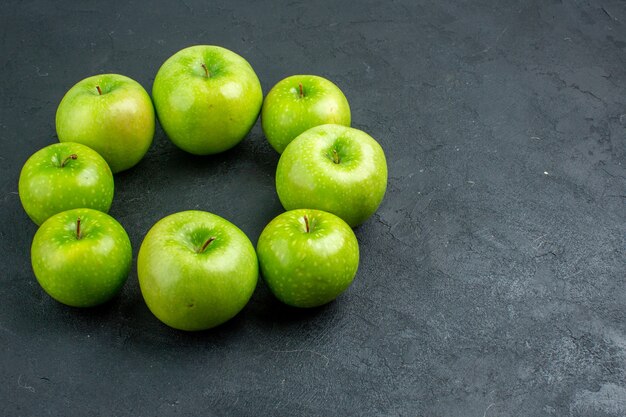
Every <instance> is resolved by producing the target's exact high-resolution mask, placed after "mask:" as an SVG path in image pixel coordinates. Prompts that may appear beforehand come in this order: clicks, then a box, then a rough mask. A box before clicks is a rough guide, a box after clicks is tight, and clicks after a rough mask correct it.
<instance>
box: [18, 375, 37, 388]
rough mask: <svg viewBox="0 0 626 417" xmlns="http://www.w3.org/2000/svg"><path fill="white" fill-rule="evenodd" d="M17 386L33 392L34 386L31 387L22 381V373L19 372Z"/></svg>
mask: <svg viewBox="0 0 626 417" xmlns="http://www.w3.org/2000/svg"><path fill="white" fill-rule="evenodd" d="M17 386H18V387H20V388H23V389H25V390H26V391H30V392H35V388H33V387H31V386H30V385H28V384H27V383H25V382H22V374H20V376H18V377H17Z"/></svg>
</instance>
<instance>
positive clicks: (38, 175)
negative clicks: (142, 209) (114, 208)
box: [18, 142, 113, 225]
mask: <svg viewBox="0 0 626 417" xmlns="http://www.w3.org/2000/svg"><path fill="white" fill-rule="evenodd" d="M18 189H19V195H20V200H21V201H22V206H24V210H25V211H26V214H28V216H29V217H30V218H31V219H32V220H33V221H34V222H35V223H37V224H38V225H40V224H42V223H43V222H44V221H45V220H46V219H47V218H49V217H50V216H52V215H54V214H57V213H60V212H62V211H66V210H70V209H73V208H82V207H85V208H92V209H96V210H100V211H103V212H108V211H109V208H110V207H111V202H112V201H113V174H112V173H111V169H110V168H109V166H108V165H107V163H106V161H105V160H104V159H102V157H101V156H100V155H98V153H97V152H96V151H94V150H93V149H91V148H89V147H87V146H85V145H81V144H80V143H72V142H66V143H56V144H54V145H50V146H46V147H45V148H43V149H40V150H39V151H37V152H35V153H34V154H33V155H32V156H31V157H30V158H28V160H27V161H26V163H25V164H24V167H23V168H22V172H21V173H20V180H19V185H18Z"/></svg>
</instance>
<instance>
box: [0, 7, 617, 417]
mask: <svg viewBox="0 0 626 417" xmlns="http://www.w3.org/2000/svg"><path fill="white" fill-rule="evenodd" d="M65 3H66V4H62V3H58V5H53V4H52V2H44V1H31V2H17V1H3V2H2V4H1V5H0V34H1V42H2V43H1V51H0V52H2V54H1V55H2V77H1V78H0V96H1V98H0V137H1V150H0V186H1V189H0V191H1V192H2V194H1V196H2V200H1V209H2V220H1V222H2V223H1V225H0V233H1V247H0V254H1V256H2V264H3V266H4V267H3V272H2V274H1V275H0V351H1V353H0V377H1V378H2V379H1V381H0V415H3V416H47V415H52V416H86V415H119V416H121V415H124V416H126V415H129V416H156V415H177V416H197V415H208V416H224V415H243V416H248V415H249V416H259V415H263V416H265V415H267V416H287V415H307V416H329V415H377V416H417V415H420V416H464V417H465V416H477V417H482V416H512V415H515V416H522V415H525V416H624V415H626V382H625V381H626V286H625V284H626V267H625V256H624V255H625V246H626V239H625V236H626V227H625V224H626V223H625V221H626V206H625V198H626V195H625V194H626V170H625V169H624V164H625V162H626V157H625V153H626V107H625V103H626V56H625V53H626V4H625V3H624V2H620V1H615V0H606V1H597V2H591V1H582V0H580V1H578V0H577V1H573V0H563V1H543V0H541V1H540V0H536V1H528V2H525V1H509V0H506V1H496V0H494V1H467V2H440V1H419V2H414V1H409V0H407V1H397V2H378V1H371V2H366V3H361V4H355V3H354V2H350V3H348V2H346V3H345V4H341V5H339V4H335V2H332V1H328V2H326V4H324V5H314V4H312V3H308V2H307V3H302V4H301V3H299V2H291V3H284V4H282V5H278V4H276V3H275V2H271V1H257V2H251V3H250V4H246V3H243V2H229V3H228V4H226V5H223V6H217V5H215V4H211V3H210V2H203V1H192V0H181V1H180V2H169V1H160V2H153V3H152V4H150V5H148V4H146V5H142V4H140V3H138V2H133V1H131V2H114V3H113V4H111V5H108V6H103V5H101V4H97V3H95V2H92V1H81V2H76V4H74V5H72V4H70V2H65ZM197 43H209V44H217V45H222V46H225V47H227V48H230V49H232V50H234V51H236V52H238V53H240V54H241V55H243V56H244V57H245V58H247V59H248V60H249V61H250V63H251V64H252V66H253V67H254V68H255V70H256V71H257V74H258V75H259V78H260V79H261V82H262V84H263V88H264V91H265V92H266V93H267V91H268V90H269V88H271V86H272V85H273V84H274V83H276V82H277V81H278V80H280V79H282V78H283V77H285V76H287V75H291V74H294V73H313V74H319V75H322V76H326V77H328V78H330V79H331V80H333V81H335V82H336V83H337V84H338V85H339V86H340V87H341V88H342V89H343V91H344V92H345V93H346V95H347V97H348V99H349V101H350V104H351V106H352V111H353V121H354V126H355V127H357V128H361V129H364V130H366V131H367V132H369V133H370V134H371V135H373V136H374V137H375V138H377V139H378V140H379V141H380V143H381V144H382V146H383V148H385V150H386V153H387V158H388V161H389V176H390V179H389V188H388V193H387V196H386V198H385V201H384V202H383V205H382V206H381V207H380V209H379V211H378V213H377V215H375V216H374V217H373V218H372V219H371V220H370V221H368V222H367V223H366V224H364V225H363V226H361V227H360V228H359V229H358V230H357V236H358V238H359V241H360V244H361V253H362V261H361V265H360V270H359V274H358V277H357V279H356V281H355V283H354V285H353V286H352V287H351V288H350V290H349V291H348V292H347V293H346V294H345V295H343V296H342V297H340V299H339V300H338V301H337V302H335V303H333V304H331V305H328V306H327V307H325V308H322V309H319V310H315V311H304V312H301V311H294V310H291V309H287V308H285V307H282V306H280V305H279V304H278V303H277V302H276V301H274V300H273V299H272V297H271V295H270V294H269V293H268V291H267V289H266V288H265V286H264V285H263V284H260V285H259V287H258V289H257V291H256V293H255V295H254V297H253V299H252V301H251V303H250V304H249V305H248V307H247V308H246V309H245V310H244V311H243V312H242V314H240V315H239V316H238V317H237V318H236V319H234V320H233V321H232V322H230V323H228V324H227V325H224V326H222V327H220V328H218V329H216V330H214V331H210V332H204V333H197V334H185V333H181V332H177V331H173V330H170V329H168V328H167V327H165V326H163V325H161V324H160V323H159V322H158V321H157V320H156V319H155V318H154V317H153V316H152V315H151V314H150V312H149V311H148V310H147V308H146V306H145V304H144V302H143V300H142V298H141V294H140V292H139V288H138V284H137V276H136V272H135V271H134V270H133V272H132V273H131V276H130V278H129V280H128V283H127V285H126V287H125V288H124V291H123V292H122V294H121V295H120V296H119V297H118V298H116V299H115V300H114V301H112V302H111V303H109V304H107V305H105V306H103V307H100V308H97V309H95V310H85V311H77V310H74V309H70V308H66V307H64V306H62V305H59V304H57V303H56V302H54V301H52V300H51V299H50V298H49V297H48V296H46V295H45V294H44V293H43V292H42V290H41V289H40V288H39V286H38V284H37V283H36V281H35V278H34V276H33V274H32V272H31V268H30V257H29V246H30V242H31V239H32V237H33V235H34V233H35V230H36V227H35V225H34V224H33V223H32V222H30V220H29V219H28V218H27V216H26V214H25V213H24V212H23V211H22V208H21V206H20V202H19V198H18V196H17V179H18V175H19V170H20V168H21V166H22V164H23V163H24V161H25V160H26V159H27V157H28V156H29V155H30V154H32V153H33V152H35V151H36V150H37V149H39V148H41V147H43V146H45V145H47V144H50V143H53V142H54V141H55V140H56V138H55V131H54V114H55V110H56V106H57V104H58V103H59V101H60V99H61V97H62V96H63V94H64V93H65V91H66V90H67V89H69V88H70V87H71V86H72V85H73V84H74V83H75V82H76V81H78V80H80V79H82V78H84V77H86V76H89V75H92V74H95V73H100V72H118V73H123V74H125V75H128V76H130V77H132V78H134V79H136V80H138V81H139V82H140V83H142V84H143V85H144V86H145V87H146V88H147V89H148V90H149V89H150V87H151V83H152V80H153V78H154V75H155V74H156V71H157V69H158V68H159V66H160V64H161V63H162V62H163V61H164V60H165V59H166V58H167V57H169V56H170V55H171V54H173V53H174V52H176V51H177V50H179V49H181V48H183V47H185V46H188V45H191V44H197ZM277 160H278V156H277V155H276V154H275V153H274V152H273V151H272V150H271V148H270V147H269V145H268V144H267V143H266V142H265V140H264V138H263V136H262V133H261V129H260V125H259V124H258V123H257V125H256V127H255V128H254V129H253V131H252V132H251V134H250V135H249V136H248V137H247V138H246V139H245V141H244V142H243V143H242V144H241V145H240V146H238V147H237V148H235V149H233V150H232V151H229V152H227V153H225V154H222V155H219V156H214V157H207V158H199V157H191V156H189V155H186V154H184V153H183V152H181V151H179V150H177V149H175V148H174V147H173V145H171V144H170V143H169V141H168V140H167V139H166V138H165V136H164V134H163V132H162V131H161V130H158V131H157V135H156V138H155V142H154V145H153V147H152V148H151V150H150V152H149V154H148V155H147V157H146V158H145V160H144V161H143V162H142V163H141V164H140V165H138V166H137V167H136V168H135V169H133V170H131V171H129V172H126V173H123V174H121V175H117V176H116V195H115V201H114V204H113V208H112V210H111V214H112V215H113V216H114V217H116V218H117V219H118V220H119V221H120V222H121V223H122V224H123V225H124V226H125V227H126V229H127V230H128V232H129V235H130V237H131V240H132V242H133V245H134V248H135V256H136V251H137V249H138V247H139V244H140V242H141V239H142V237H143V235H144V234H145V233H146V231H147V230H148V229H149V227H150V226H151V225H152V224H153V223H154V222H156V221H157V220H158V219H159V218H161V217H163V216H164V215H166V214H169V213H172V212H175V211H179V210H183V209H192V208H196V209H203V210H208V211H211V212H215V213H217V214H220V215H222V216H224V217H226V218H228V219H230V220H231V221H233V222H234V223H235V224H237V225H239V226H240V227H241V228H242V229H243V230H244V231H245V232H246V233H247V234H248V235H249V236H250V238H251V240H252V241H253V242H256V239H257V237H258V235H259V233H260V232H261V230H262V228H263V226H264V225H265V224H266V223H267V222H268V221H269V220H270V219H271V218H272V217H273V216H275V215H277V214H278V213H280V212H281V207H280V204H279V202H278V199H277V196H276V194H275V191H274V184H273V175H274V170H275V166H276V163H277Z"/></svg>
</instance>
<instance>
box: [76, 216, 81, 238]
mask: <svg viewBox="0 0 626 417" xmlns="http://www.w3.org/2000/svg"><path fill="white" fill-rule="evenodd" d="M81 237H82V236H81V235H80V217H79V218H77V219H76V239H80V238H81Z"/></svg>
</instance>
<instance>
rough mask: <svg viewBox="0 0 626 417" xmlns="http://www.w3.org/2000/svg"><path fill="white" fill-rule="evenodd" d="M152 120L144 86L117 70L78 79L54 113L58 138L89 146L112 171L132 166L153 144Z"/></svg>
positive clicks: (153, 121) (152, 114)
mask: <svg viewBox="0 0 626 417" xmlns="http://www.w3.org/2000/svg"><path fill="white" fill-rule="evenodd" d="M96 86H99V87H100V90H101V91H102V95H100V94H99V93H98V90H97V88H96ZM154 124H155V116H154V107H153V106H152V101H151V100H150V96H149V95H148V93H147V92H146V90H145V89H144V88H143V87H142V86H141V85H140V84H139V83H138V82H137V81H135V80H133V79H131V78H128V77H125V76H123V75H119V74H100V75H95V76H93V77H89V78H85V79H84V80H82V81H79V82H78V83H76V85H74V86H73V87H72V88H71V89H70V90H69V91H68V92H67V93H66V94H65V96H64V97H63V100H61V103H60V104H59V108H58V109H57V113H56V130H57V136H58V137H59V141H60V142H79V143H82V144H84V145H87V146H89V147H90V148H92V149H94V150H95V151H96V152H98V153H99V154H100V155H102V157H103V158H104V159H105V160H106V161H107V163H108V164H109V166H110V167H111V170H112V171H113V172H114V173H117V172H120V171H124V170H126V169H129V168H131V167H133V166H135V165H136V164H137V163H138V162H139V161H140V160H141V159H142V158H143V157H144V155H145V154H146V152H148V149H149V148H150V145H151V144H152V139H153V137H154Z"/></svg>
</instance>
